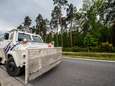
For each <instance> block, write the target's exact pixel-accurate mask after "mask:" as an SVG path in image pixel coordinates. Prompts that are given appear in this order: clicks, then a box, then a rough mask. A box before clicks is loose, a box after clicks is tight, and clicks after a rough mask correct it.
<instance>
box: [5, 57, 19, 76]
mask: <svg viewBox="0 0 115 86" xmlns="http://www.w3.org/2000/svg"><path fill="white" fill-rule="evenodd" d="M6 69H7V72H8V74H9V75H10V76H18V75H19V74H20V73H21V68H19V67H17V66H16V64H15V62H14V59H13V58H9V59H8V61H7V62H6Z"/></svg>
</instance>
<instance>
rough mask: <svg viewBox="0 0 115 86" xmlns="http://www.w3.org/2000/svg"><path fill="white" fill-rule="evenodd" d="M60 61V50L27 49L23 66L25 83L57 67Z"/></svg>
mask: <svg viewBox="0 0 115 86" xmlns="http://www.w3.org/2000/svg"><path fill="white" fill-rule="evenodd" d="M61 61H62V49H61V48H43V49H32V48H30V49H28V50H27V58H26V64H25V83H27V82H28V81H29V80H32V79H35V78H36V77H38V76H40V75H41V74H43V73H45V72H47V71H48V70H50V69H52V68H53V67H55V66H57V65H58V64H59V63H60V62H61Z"/></svg>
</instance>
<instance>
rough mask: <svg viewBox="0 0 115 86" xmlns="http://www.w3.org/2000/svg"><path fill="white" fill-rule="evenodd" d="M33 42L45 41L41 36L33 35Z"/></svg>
mask: <svg viewBox="0 0 115 86" xmlns="http://www.w3.org/2000/svg"><path fill="white" fill-rule="evenodd" d="M32 38H33V42H38V43H43V40H42V39H41V38H40V37H39V36H32Z"/></svg>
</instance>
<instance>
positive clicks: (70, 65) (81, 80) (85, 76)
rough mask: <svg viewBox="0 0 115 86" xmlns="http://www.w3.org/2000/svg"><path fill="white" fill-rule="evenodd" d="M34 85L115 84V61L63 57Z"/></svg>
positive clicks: (101, 85) (81, 85)
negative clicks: (58, 63)
mask: <svg viewBox="0 0 115 86" xmlns="http://www.w3.org/2000/svg"><path fill="white" fill-rule="evenodd" d="M30 83H31V84H32V85H34V86H115V63H110V62H96V61H85V60H71V59H65V60H64V61H63V62H62V63H61V64H60V65H59V66H58V67H56V68H54V69H53V70H51V71H49V72H48V73H46V74H44V75H43V76H41V77H40V78H37V79H36V80H34V81H31V82H30Z"/></svg>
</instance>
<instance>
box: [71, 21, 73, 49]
mask: <svg viewBox="0 0 115 86" xmlns="http://www.w3.org/2000/svg"><path fill="white" fill-rule="evenodd" d="M71 29H72V21H71V24H70V44H71V47H73V44H72V43H73V40H72V31H71Z"/></svg>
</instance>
